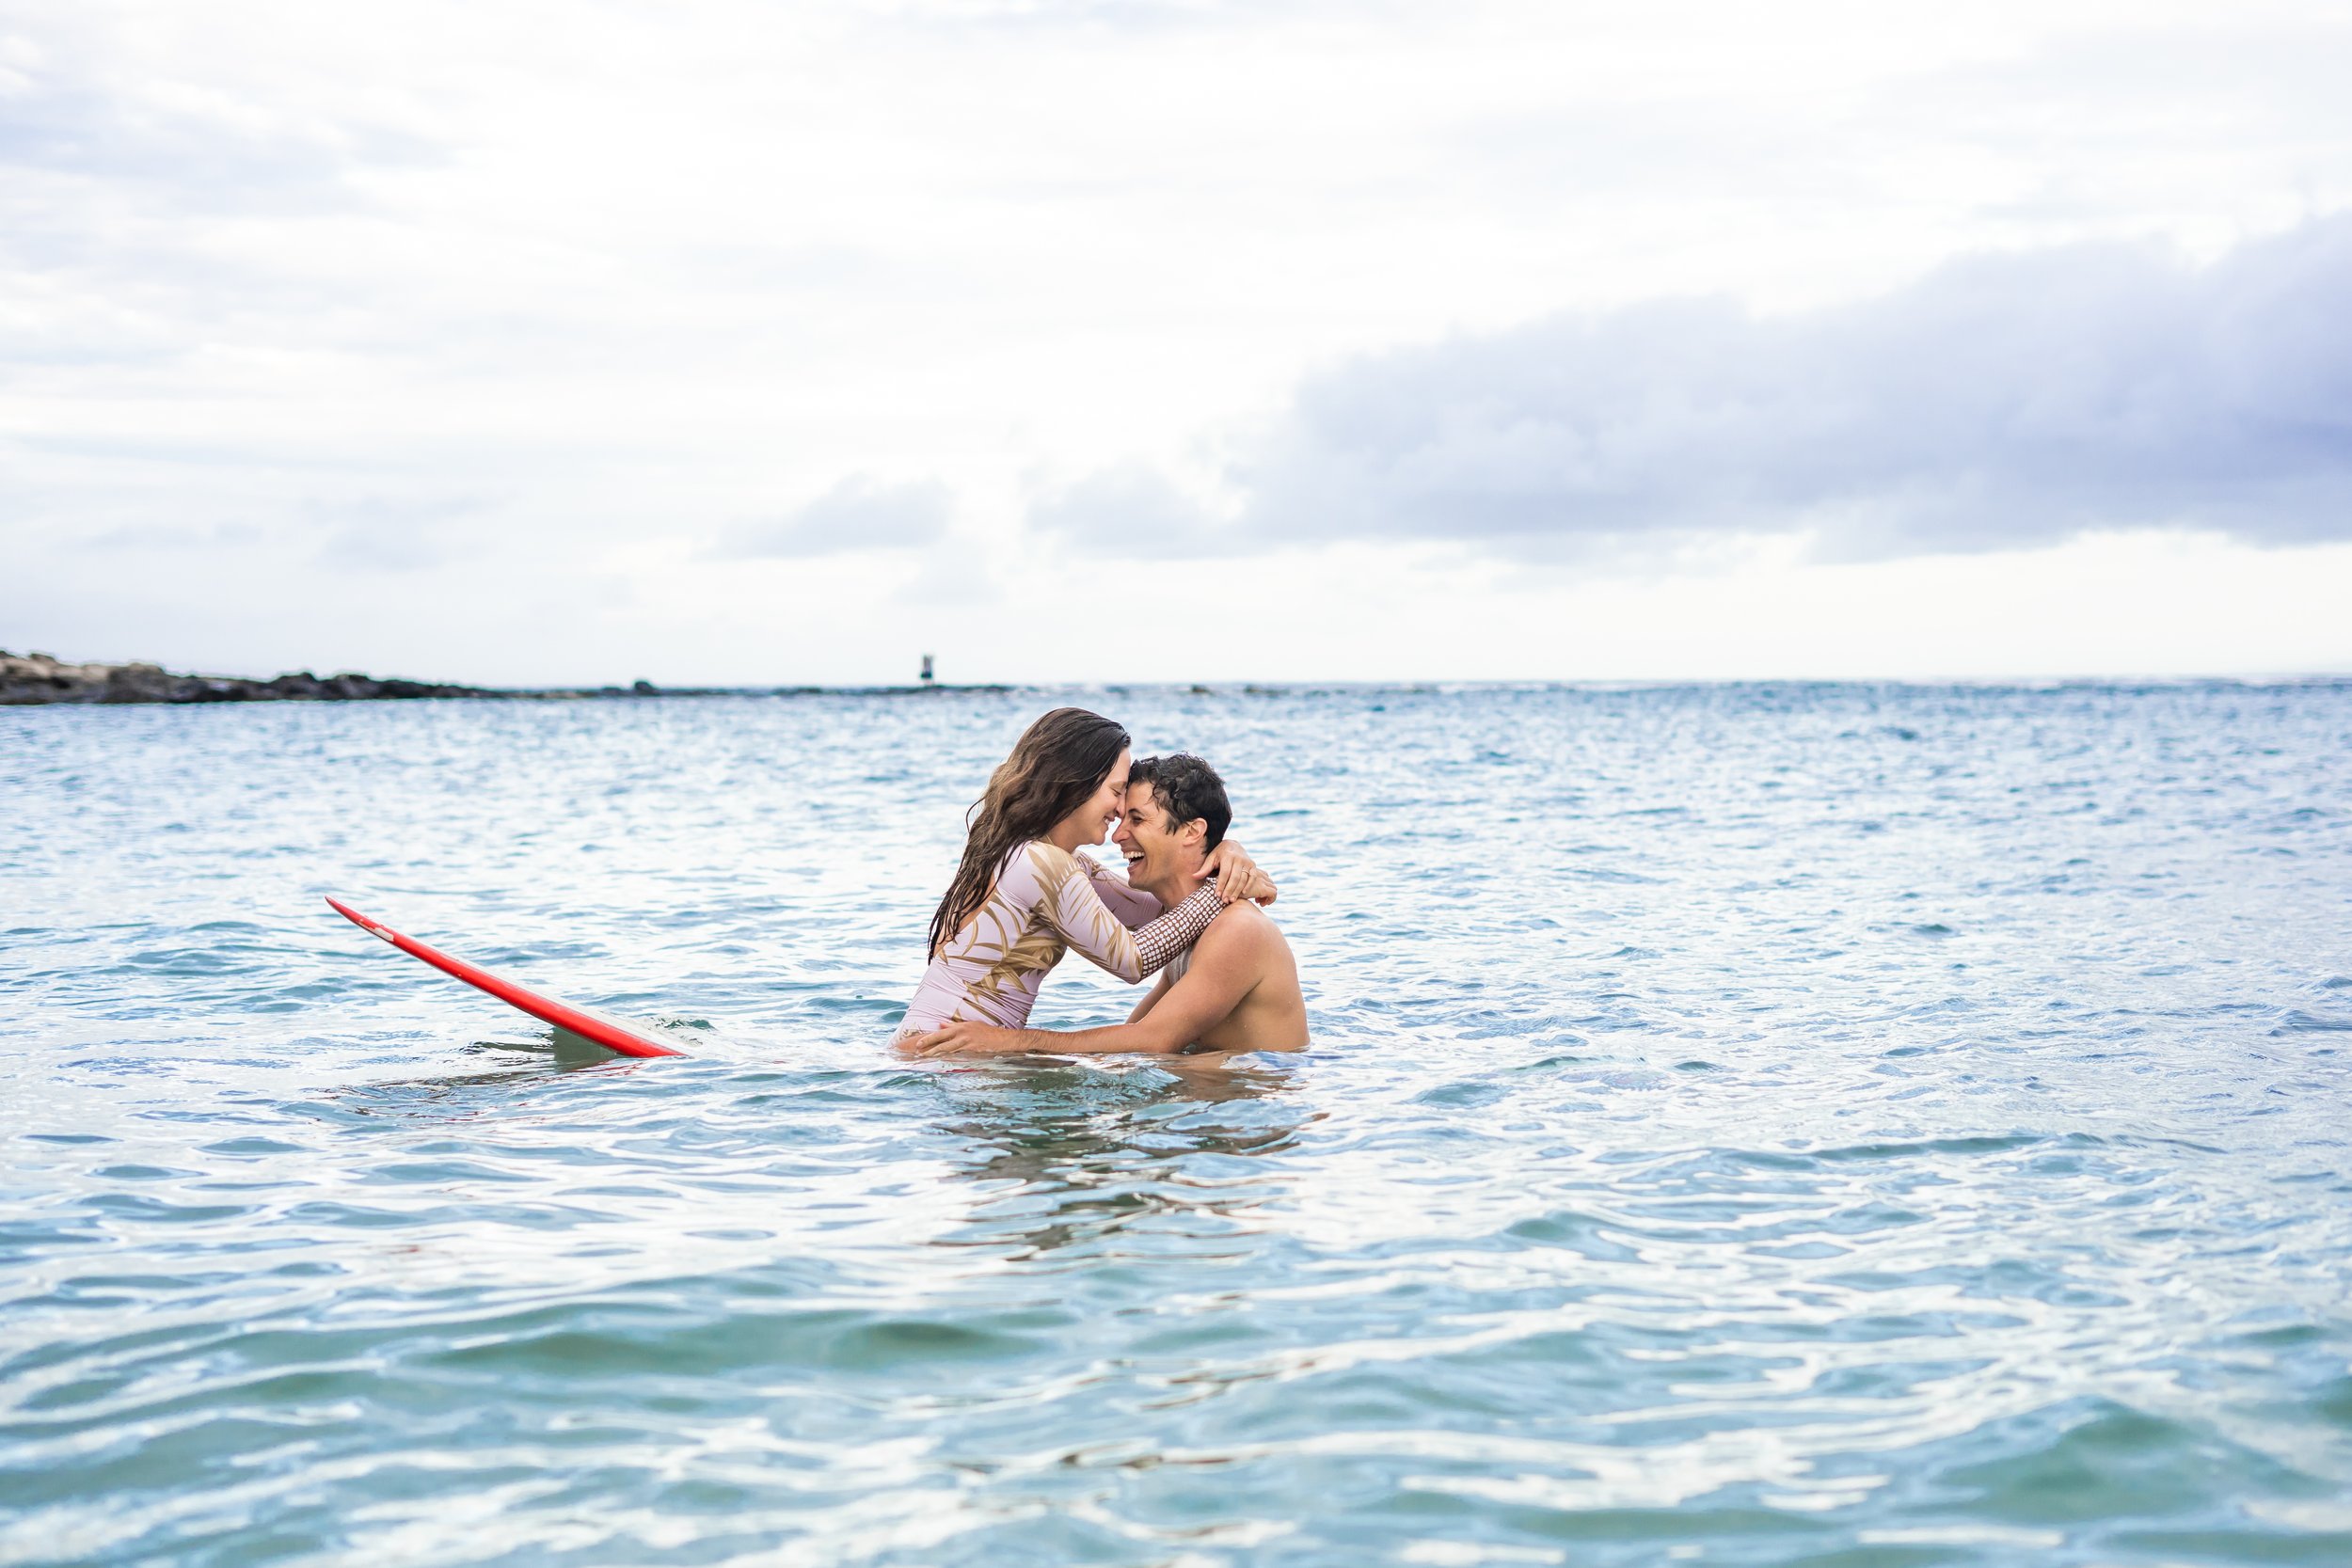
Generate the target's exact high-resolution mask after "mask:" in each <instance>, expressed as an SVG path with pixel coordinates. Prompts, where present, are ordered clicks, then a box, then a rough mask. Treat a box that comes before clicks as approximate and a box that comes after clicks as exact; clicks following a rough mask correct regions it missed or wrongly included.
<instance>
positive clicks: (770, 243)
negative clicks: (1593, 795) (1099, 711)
mask: <svg viewBox="0 0 2352 1568" xmlns="http://www.w3.org/2000/svg"><path fill="white" fill-rule="evenodd" d="M2345 17H2346V13H2344V10H2343V8H2342V7H2341V6H2335V7H2329V6H2320V5H2266V4H2262V3H2260V0H2253V3H2242V4H2236V5H2233V6H2231V7H2228V8H2216V7H2214V6H2212V5H2210V4H2201V5H2195V6H2190V5H2169V4H2165V3H2161V0H2157V3H2150V0H2134V3H2131V4H2077V3H2073V0H2036V3H2033V4H2029V5H2013V6H2010V5H1997V4H1986V5H1977V6H1970V7H1949V6H1927V5H1919V6H1908V5H1885V4H1879V5H1870V6H1850V5H1820V4H1802V3H1800V4H1784V5H1780V6H1776V7H1772V8H1755V7H1742V6H1732V5H1674V4H1662V5H1661V4H1644V5H1640V6H1634V5H1619V6H1609V7H1588V6H1576V5H1572V4H1563V3H1561V0H1539V3H1534V4H1482V3H1477V0H1447V3H1443V4H1429V5H1407V4H1380V3H1378V0H1352V3H1333V4H1322V3H1299V4H1286V3H1283V0H1255V3H1249V4H1239V3H1236V4H1231V5H1227V4H1217V3H1197V4H1187V3H1181V0H1168V3H1159V4H1154V3H1135V4H1085V3H1078V0H1032V3H1027V4H981V3H923V0H910V3H904V4H871V5H863V6H852V5H823V4H803V5H795V6H785V7H778V6H774V5H771V4H759V5H750V4H745V5H736V4H727V3H710V4H695V3H682V4H659V5H656V4H645V5H624V4H612V3H607V4H593V3H581V0H567V3H565V4H560V5H559V4H553V3H548V4H526V3H513V0H463V3H453V4H439V3H436V0H405V3H404V4H402V5H399V6H385V7H376V8H362V7H350V6H335V7H321V6H317V5H311V4H282V5H281V4H262V3H250V0H209V3H208V4H206V5H204V6H201V7H188V6H182V5H167V4H162V3H154V4H147V5H127V6H126V5H110V4H104V3H103V0H77V3H76V4H73V5H71V6H66V5H57V4H53V3H46V0H43V3H37V4H5V3H0V646H6V647H9V648H13V649H17V650H19V651H22V650H24V649H25V648H28V647H35V648H41V649H44V650H48V651H54V652H56V653H57V654H59V655H61V656H64V657H91V658H122V657H147V658H153V659H156V660H159V661H162V662H164V663H167V664H169V665H172V666H175V667H181V668H198V669H204V670H214V671H223V672H231V673H274V672H276V671H278V670H280V669H288V668H302V667H309V668H313V669H316V670H319V671H321V672H322V673H323V672H325V671H326V670H328V669H339V668H359V669H368V670H373V671H375V672H378V673H400V674H409V675H417V676H425V677H437V678H451V679H461V680H484V681H508V682H571V681H602V680H628V679H633V678H636V677H639V676H644V677H648V678H651V679H654V680H657V681H661V682H665V683H676V682H697V681H709V682H727V683H735V682H758V683H766V682H803V681H811V682H866V681H879V680H891V679H903V678H906V677H908V676H910V675H912V673H914V667H915V661H916V658H917V657H918V656H919V655H920V654H921V653H924V652H933V653H936V654H937V655H938V656H939V658H940V667H941V672H942V674H943V676H945V677H946V678H948V679H964V680H1052V681H1092V680H1124V679H1136V680H1145V679H1175V680H1191V679H1202V680H1232V679H1244V678H1253V677H1254V678H1267V679H1391V678H1550V679H1576V678H1599V679H1629V678H1630V679H1641V678H1653V679H1668V678H1680V677H1689V676H1698V677H1740V676H1781V675H1815V676H1883V677H1915V678H1933V677H1940V676H1963V677H1969V676H1974V677H1988V676H2006V675H2062V674H2078V673H2080V674H2088V673H2152V674H2165V673H2315V672H2323V671H2344V670H2352V611H2347V610H2346V609H2345V608H2344V607H2345V606H2347V605H2352V93H2347V92H2345V91H2344V82H2345V81H2347V80H2352V21H2347V20H2346V19H2345ZM2225 19H2226V20H2225Z"/></svg>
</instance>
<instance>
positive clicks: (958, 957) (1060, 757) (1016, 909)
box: [898, 707, 1274, 1040]
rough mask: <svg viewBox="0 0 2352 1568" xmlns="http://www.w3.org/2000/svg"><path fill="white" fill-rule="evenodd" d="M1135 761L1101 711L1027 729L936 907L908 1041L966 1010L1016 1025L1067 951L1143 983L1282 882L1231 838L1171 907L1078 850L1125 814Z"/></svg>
mask: <svg viewBox="0 0 2352 1568" xmlns="http://www.w3.org/2000/svg"><path fill="white" fill-rule="evenodd" d="M1127 762H1128V752H1127V732H1126V731H1125V730H1122V729H1120V727H1119V726H1118V725H1117V724H1114V723H1112V722H1111V721H1109V720H1107V719H1105V718H1104V717H1103V716H1102V715H1101V714H1099V713H1089V712H1088V711H1086V709H1084V708H1075V707H1062V708H1056V709H1055V710H1054V711H1053V712H1051V713H1049V714H1047V715H1046V716H1045V717H1044V718H1042V719H1041V720H1039V721H1037V722H1036V723H1034V724H1031V725H1030V726H1029V728H1028V731H1027V733H1026V734H1025V735H1023V736H1022V737H1021V739H1020V740H1019V742H1017V743H1016V744H1015V745H1014V746H1013V749H1012V755H1010V756H1009V757H1007V758H1006V759H1005V761H1004V763H1003V764H1002V765H1001V766H1000V767H998V768H997V769H996V771H995V772H994V773H993V774H991V775H990V776H989V781H988V792H987V793H986V794H984V795H982V796H981V797H980V799H979V800H978V802H977V804H975V805H974V806H973V808H972V810H971V812H970V813H969V814H968V816H966V818H965V826H966V835H965V838H964V841H963V863H961V865H959V866H958V867H957V868H956V879H955V880H954V881H953V882H951V883H949V884H948V887H947V894H946V897H944V898H942V899H940V901H939V909H938V910H937V911H936V912H934V913H933V914H932V916H931V945H930V956H931V961H930V968H929V969H926V970H925V971H924V972H923V982H922V984H921V985H919V986H917V987H916V988H915V991H914V1001H912V1002H910V1003H908V1004H907V1011H906V1017H905V1018H904V1019H903V1020H901V1021H900V1022H899V1024H898V1039H900V1040H904V1039H906V1038H908V1037H911V1036H914V1035H922V1034H928V1033H930V1031H932V1030H934V1029H937V1028H938V1027H940V1025H942V1024H944V1023H948V1022H953V1021H955V1020H957V1019H971V1020H973V1021H975V1022H981V1023H998V1024H1003V1025H1004V1026H1005V1027H1007V1028H1011V1029H1018V1028H1019V1027H1021V1026H1022V1025H1023V1024H1024V1023H1025V1022H1028V1017H1029V1007H1030V1005H1031V1004H1033V1003H1034V1002H1036V1000H1037V992H1038V987H1040V986H1041V985H1042V984H1043V983H1044V981H1045V975H1046V972H1047V971H1049V970H1051V969H1052V968H1053V967H1054V966H1055V965H1056V964H1057V963H1059V962H1061V956H1062V954H1063V953H1065V952H1067V951H1069V950H1070V949H1072V948H1075V949H1076V950H1077V951H1078V952H1080V953H1082V954H1084V955H1085V956H1086V957H1087V958H1089V959H1090V960H1091V961H1093V962H1094V963H1095V964H1096V965H1098V966H1100V967H1101V968H1103V969H1105V970H1108V971H1109V972H1110V973H1111V974H1116V975H1118V976H1119V977H1120V979H1122V980H1124V981H1126V982H1127V983H1128V984H1129V985H1134V984H1135V983H1136V981H1138V980H1141V979H1143V978H1144V977H1145V976H1147V975H1150V974H1156V973H1157V972H1158V971H1159V969H1160V968H1161V966H1162V965H1164V964H1166V963H1167V962H1168V959H1170V958H1174V957H1175V956H1176V955H1177V954H1179V953H1182V952H1184V951H1185V950H1186V949H1187V948H1189V947H1191V946H1192V944H1193V942H1194V941H1195V939H1197V938H1198V937H1199V936H1200V933H1201V932H1202V931H1204V930H1206V929H1208V926H1209V922H1210V921H1212V920H1214V919H1215V918H1216V913H1217V911H1219V910H1221V909H1223V908H1224V907H1225V905H1226V904H1228V903H1230V902H1232V900H1233V899H1235V898H1241V897H1250V898H1256V899H1258V900H1259V901H1261V902H1263V903H1268V904H1270V903H1272V902H1273V901H1274V884H1273V883H1271V882H1269V881H1267V880H1266V879H1265V878H1264V877H1263V875H1261V874H1260V873H1259V871H1258V868H1257V866H1256V864H1255V863H1253V862H1251V860H1250V859H1249V857H1248V855H1246V854H1243V853H1242V852H1241V850H1240V848H1239V847H1238V846H1236V845H1235V844H1233V842H1232V840H1230V839H1229V840H1227V841H1226V842H1225V843H1223V844H1220V845H1218V846H1217V847H1216V852H1215V853H1213V854H1212V855H1211V856H1210V857H1209V861H1208V869H1209V872H1210V875H1211V876H1213V877H1215V878H1216V880H1215V881H1213V882H1210V883H1208V884H1206V885H1205V886H1203V887H1202V888H1201V889H1200V892H1198V893H1196V894H1194V895H1192V896H1191V897H1189V898H1187V899H1185V900H1184V902H1183V903H1181V904H1179V905H1177V906H1176V907H1175V908H1174V909H1172V910H1168V911H1165V912H1163V911H1162V910H1161V908H1160V901H1159V900H1158V899H1156V898H1154V897H1152V895H1150V894H1148V893H1141V892H1138V891H1136V889H1134V888H1131V887H1129V886H1128V885H1127V884H1126V882H1125V881H1124V880H1123V879H1120V878H1118V877H1115V876H1113V875H1111V873H1110V872H1109V871H1108V870H1106V869H1105V868H1104V866H1103V865H1101V864H1100V863H1098V862H1096V861H1095V860H1094V859H1093V857H1091V856H1089V855H1081V854H1079V853H1078V852H1077V850H1078V847H1079V846H1081V845H1086V844H1099V843H1101V842H1102V841H1103V835H1104V832H1106V831H1108V829H1109V827H1110V825H1111V823H1113V822H1114V821H1116V820H1117V819H1118V817H1119V812H1120V799H1121V797H1123V796H1124V795H1125V794H1126V791H1127ZM1113 911H1117V912H1116V913H1114V912H1113ZM1155 916H1156V917H1157V918H1153V917H1155ZM1131 924H1132V925H1134V926H1135V927H1136V929H1135V930H1133V931H1130V930H1129V929H1128V928H1127V927H1128V926H1129V925H1131Z"/></svg>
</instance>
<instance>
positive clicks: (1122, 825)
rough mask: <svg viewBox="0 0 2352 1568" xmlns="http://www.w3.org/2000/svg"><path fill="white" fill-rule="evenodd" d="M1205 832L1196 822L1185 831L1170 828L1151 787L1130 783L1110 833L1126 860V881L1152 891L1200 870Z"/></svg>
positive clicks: (1189, 824)
mask: <svg viewBox="0 0 2352 1568" xmlns="http://www.w3.org/2000/svg"><path fill="white" fill-rule="evenodd" d="M1205 836H1206V832H1205V830H1204V829H1203V828H1202V827H1201V826H1200V824H1199V823H1197V822H1195V823H1187V824H1186V825H1185V826H1184V827H1182V828H1171V827H1169V826H1168V813H1167V812H1166V811H1164V810H1163V809H1161V806H1160V802H1159V801H1158V800H1157V799H1155V798H1154V797H1153V795H1152V786H1151V785H1150V784H1129V785H1128V786H1127V799H1126V801H1125V803H1124V806H1123V808H1122V809H1121V810H1120V814H1119V826H1118V827H1116V828H1113V829H1112V830H1111V842H1112V843H1113V844H1115V845H1117V846H1119V852H1120V854H1122V855H1124V856H1126V857H1127V880H1128V882H1129V883H1130V884H1131V885H1133V886H1136V887H1139V888H1142V889H1143V890H1145V891H1146V892H1150V891H1152V890H1153V889H1155V888H1157V887H1159V886H1160V885H1161V884H1163V883H1166V882H1168V881H1169V880H1171V879H1174V878H1177V877H1182V876H1188V875H1190V874H1192V873H1194V872H1197V871H1199V870H1200V862H1201V858H1202V857H1201V853H1200V840H1201V839H1202V838H1203V837H1205Z"/></svg>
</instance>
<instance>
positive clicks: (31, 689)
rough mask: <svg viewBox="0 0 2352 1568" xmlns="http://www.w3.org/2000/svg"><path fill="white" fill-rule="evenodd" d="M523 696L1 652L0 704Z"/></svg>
mask: <svg viewBox="0 0 2352 1568" xmlns="http://www.w3.org/2000/svg"><path fill="white" fill-rule="evenodd" d="M511 695H519V693H512V692H504V691H492V690H488V689H485V688H482V687H478V686H444V685H438V684H436V683H434V682H430V681H406V680H378V679H377V678H376V677H375V676H373V675H362V674H358V673H350V672H345V673H342V674H336V675H329V676H327V677H326V679H325V680H321V679H320V678H319V677H318V676H316V675H314V674H312V673H310V672H309V671H308V670H304V671H300V672H298V673H293V674H285V675H279V676H278V678H277V679H275V680H266V681H257V680H246V679H245V678H243V677H242V676H236V675H175V674H173V673H170V672H169V671H167V670H166V669H164V668H163V667H162V666H161V665H156V664H66V663H63V662H60V661H59V660H58V659H56V658H55V657H52V656H50V655H48V654H12V653H9V652H8V651H7V650H5V649H0V705H24V704H27V703H268V702H365V701H368V700H371V699H373V698H380V697H504V696H511Z"/></svg>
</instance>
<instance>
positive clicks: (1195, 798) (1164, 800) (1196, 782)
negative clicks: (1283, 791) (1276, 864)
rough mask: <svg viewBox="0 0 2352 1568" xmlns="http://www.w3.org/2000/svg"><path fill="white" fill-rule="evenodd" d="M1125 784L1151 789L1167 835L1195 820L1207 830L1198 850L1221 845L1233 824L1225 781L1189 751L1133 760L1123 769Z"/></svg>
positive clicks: (1231, 806)
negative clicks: (1132, 765)
mask: <svg viewBox="0 0 2352 1568" xmlns="http://www.w3.org/2000/svg"><path fill="white" fill-rule="evenodd" d="M1127 783H1128V784H1129V785H1130V786H1133V785H1135V784H1150V785H1151V786H1152V799H1153V800H1157V801H1158V802H1159V804H1160V814H1161V815H1162V816H1166V817H1167V818H1168V830H1169V831H1170V832H1174V831H1175V830H1177V829H1179V828H1182V827H1183V826H1184V824H1185V823H1187V822H1190V821H1193V820H1195V819H1198V820H1199V821H1200V822H1201V823H1203V824H1204V825H1205V826H1206V827H1207V828H1208V830H1209V835H1208V837H1206V838H1204V839H1202V840H1201V841H1200V847H1201V848H1202V849H1214V848H1216V847H1217V846H1218V845H1219V844H1222V843H1223V842H1225V830H1226V829H1227V828H1229V827H1231V826H1232V821H1233V803H1232V801H1231V800H1227V799H1226V798H1225V781H1224V780H1223V779H1220V778H1218V777H1217V774H1216V768H1212V767H1210V766H1209V765H1208V764H1207V763H1205V762H1202V761H1201V760H1200V758H1199V757H1197V756H1194V755H1193V754H1192V753H1191V752H1168V755H1166V756H1164V757H1137V758H1136V765H1135V766H1134V767H1133V768H1129V769H1128V770H1127Z"/></svg>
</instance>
